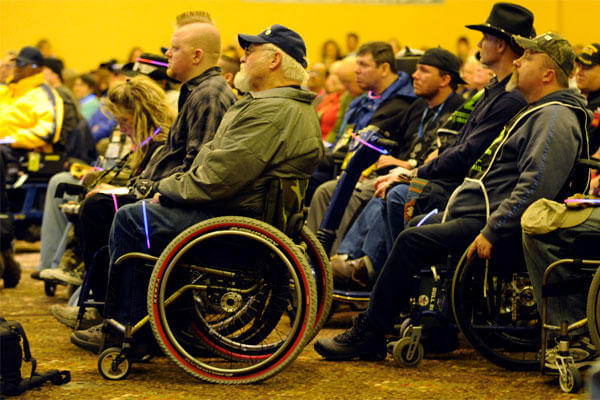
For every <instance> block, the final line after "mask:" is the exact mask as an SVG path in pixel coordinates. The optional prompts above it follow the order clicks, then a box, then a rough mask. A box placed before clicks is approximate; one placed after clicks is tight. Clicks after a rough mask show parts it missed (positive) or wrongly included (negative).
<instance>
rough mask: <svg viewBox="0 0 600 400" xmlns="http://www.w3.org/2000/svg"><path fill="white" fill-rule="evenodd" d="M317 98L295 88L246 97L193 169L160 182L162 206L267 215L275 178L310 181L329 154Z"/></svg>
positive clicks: (200, 155)
mask: <svg viewBox="0 0 600 400" xmlns="http://www.w3.org/2000/svg"><path fill="white" fill-rule="evenodd" d="M313 98H314V93H311V92H308V91H304V90H301V89H296V88H294V87H281V88H274V89H268V90H264V91H261V92H250V93H247V94H246V95H244V96H243V97H242V98H241V99H240V100H238V101H237V102H236V103H235V104H234V105H233V106H232V107H231V108H230V109H229V110H228V111H227V113H226V114H225V116H224V117H223V120H222V121H221V124H220V125H219V128H218V130H217V133H216V134H215V137H214V139H213V140H211V141H210V142H208V143H206V144H205V145H203V146H202V147H201V148H200V150H199V151H198V154H197V155H196V158H195V159H194V162H193V164H192V167H191V168H190V170H189V171H187V172H185V173H177V174H174V175H172V176H169V177H167V178H165V179H162V180H161V181H160V183H159V185H158V191H159V192H160V193H161V195H162V196H161V204H167V205H168V204H170V203H171V202H174V203H177V204H178V205H184V206H195V205H199V204H207V205H209V206H211V207H215V208H219V209H224V210H232V212H233V213H236V214H243V215H251V216H260V215H262V211H263V208H264V205H263V201H264V198H265V193H266V186H265V183H266V182H267V181H268V180H269V179H271V178H299V179H308V178H309V177H310V175H311V174H312V172H313V170H314V169H315V167H316V166H317V163H318V162H319V160H320V159H321V157H322V156H323V153H324V149H323V144H322V141H321V130H320V126H319V119H318V117H317V113H316V111H315V109H314V108H313V107H312V105H311V102H312V100H313ZM163 197H166V199H165V198H163Z"/></svg>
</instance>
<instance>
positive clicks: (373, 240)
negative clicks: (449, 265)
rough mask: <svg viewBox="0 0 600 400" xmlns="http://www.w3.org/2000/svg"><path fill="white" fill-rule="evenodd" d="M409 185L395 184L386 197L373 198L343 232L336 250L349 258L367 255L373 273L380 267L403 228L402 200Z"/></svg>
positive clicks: (404, 200) (403, 201)
mask: <svg viewBox="0 0 600 400" xmlns="http://www.w3.org/2000/svg"><path fill="white" fill-rule="evenodd" d="M407 194H408V185H404V184H402V185H397V186H395V187H393V188H392V189H391V190H390V191H389V192H388V194H387V195H386V200H382V199H380V198H376V197H374V198H372V199H371V200H370V201H369V202H368V203H367V205H366V206H365V208H364V209H363V211H362V212H361V213H360V215H359V216H358V218H357V219H356V221H355V222H354V224H352V227H351V228H350V230H349V231H348V233H347V234H346V236H344V240H343V241H342V243H341V244H340V247H339V248H338V250H337V253H338V254H348V257H349V258H350V259H352V260H353V259H357V258H360V257H362V256H365V255H366V256H368V257H369V260H371V263H372V265H373V269H374V270H375V273H376V274H379V271H381V269H382V268H383V264H384V263H385V260H386V258H387V256H388V254H389V253H390V251H391V250H392V246H393V244H394V240H395V239H396V237H397V236H398V235H399V234H400V232H402V230H403V229H404V203H405V202H406V196H407Z"/></svg>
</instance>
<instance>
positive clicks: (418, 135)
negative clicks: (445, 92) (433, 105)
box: [417, 92, 454, 139]
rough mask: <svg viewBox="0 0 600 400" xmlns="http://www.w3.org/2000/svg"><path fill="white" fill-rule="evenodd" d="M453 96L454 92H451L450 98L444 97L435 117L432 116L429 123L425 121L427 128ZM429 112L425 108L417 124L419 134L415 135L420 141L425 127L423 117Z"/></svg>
mask: <svg viewBox="0 0 600 400" xmlns="http://www.w3.org/2000/svg"><path fill="white" fill-rule="evenodd" d="M452 96H454V92H452V93H451V94H450V96H448V97H446V100H444V102H443V103H442V104H440V105H439V107H438V109H437V111H436V112H435V115H434V116H433V118H431V119H430V120H429V121H427V126H429V124H430V123H432V122H434V121H435V120H436V119H437V118H438V117H439V116H440V114H441V113H442V110H443V109H444V105H446V102H447V101H448V100H449V99H450V98H451V97H452ZM428 112H429V107H427V108H425V109H424V110H423V115H422V116H421V122H420V123H419V132H418V133H417V137H418V138H419V139H421V138H422V137H423V128H424V125H425V117H426V116H427V113H428Z"/></svg>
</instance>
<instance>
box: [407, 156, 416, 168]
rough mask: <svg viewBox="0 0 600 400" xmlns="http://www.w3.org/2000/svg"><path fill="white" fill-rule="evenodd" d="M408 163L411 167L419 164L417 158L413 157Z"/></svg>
mask: <svg viewBox="0 0 600 400" xmlns="http://www.w3.org/2000/svg"><path fill="white" fill-rule="evenodd" d="M408 164H409V165H410V168H415V167H416V166H417V160H415V159H414V158H411V159H410V160H408Z"/></svg>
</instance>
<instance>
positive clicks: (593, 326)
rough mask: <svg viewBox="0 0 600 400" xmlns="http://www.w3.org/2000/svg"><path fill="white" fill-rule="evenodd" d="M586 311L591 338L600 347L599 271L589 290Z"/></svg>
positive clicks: (597, 347)
mask: <svg viewBox="0 0 600 400" xmlns="http://www.w3.org/2000/svg"><path fill="white" fill-rule="evenodd" d="M586 311H587V317H588V330H589V331H590V338H591V339H592V343H593V344H594V346H595V347H596V349H600V273H598V272H597V271H596V273H595V274H594V278H593V279H592V283H591V285H590V289H589V291H588V297H587V310H586Z"/></svg>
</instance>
